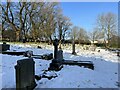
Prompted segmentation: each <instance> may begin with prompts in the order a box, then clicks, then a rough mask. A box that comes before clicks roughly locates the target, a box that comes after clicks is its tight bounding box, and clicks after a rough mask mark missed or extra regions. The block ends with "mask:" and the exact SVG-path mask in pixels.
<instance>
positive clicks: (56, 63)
mask: <svg viewBox="0 0 120 90" xmlns="http://www.w3.org/2000/svg"><path fill="white" fill-rule="evenodd" d="M58 44H59V41H58V39H55V40H54V42H53V45H54V59H53V60H52V63H50V67H49V70H56V71H58V70H60V69H61V68H62V67H63V65H62V60H63V56H62V55H61V54H62V51H61V50H59V51H58Z"/></svg>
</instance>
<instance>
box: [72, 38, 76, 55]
mask: <svg viewBox="0 0 120 90" xmlns="http://www.w3.org/2000/svg"><path fill="white" fill-rule="evenodd" d="M72 54H74V55H76V52H75V41H74V40H73V41H72Z"/></svg>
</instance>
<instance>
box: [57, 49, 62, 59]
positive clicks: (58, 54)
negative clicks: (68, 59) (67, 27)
mask: <svg viewBox="0 0 120 90" xmlns="http://www.w3.org/2000/svg"><path fill="white" fill-rule="evenodd" d="M57 59H58V60H63V51H62V50H59V51H58V52H57Z"/></svg>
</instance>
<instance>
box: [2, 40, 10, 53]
mask: <svg viewBox="0 0 120 90" xmlns="http://www.w3.org/2000/svg"><path fill="white" fill-rule="evenodd" d="M7 50H10V45H9V44H6V42H3V44H0V52H2V51H7Z"/></svg>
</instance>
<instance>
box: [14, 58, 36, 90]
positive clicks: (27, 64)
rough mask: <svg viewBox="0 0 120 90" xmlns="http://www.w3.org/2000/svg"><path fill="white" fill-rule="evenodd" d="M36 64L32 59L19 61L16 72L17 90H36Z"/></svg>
mask: <svg viewBox="0 0 120 90" xmlns="http://www.w3.org/2000/svg"><path fill="white" fill-rule="evenodd" d="M34 64H35V62H34V61H33V59H32V58H29V59H22V60H18V61H17V65H16V66H15V70H16V89H17V90H22V89H24V90H32V89H33V88H35V86H36V83H35V67H34Z"/></svg>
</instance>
